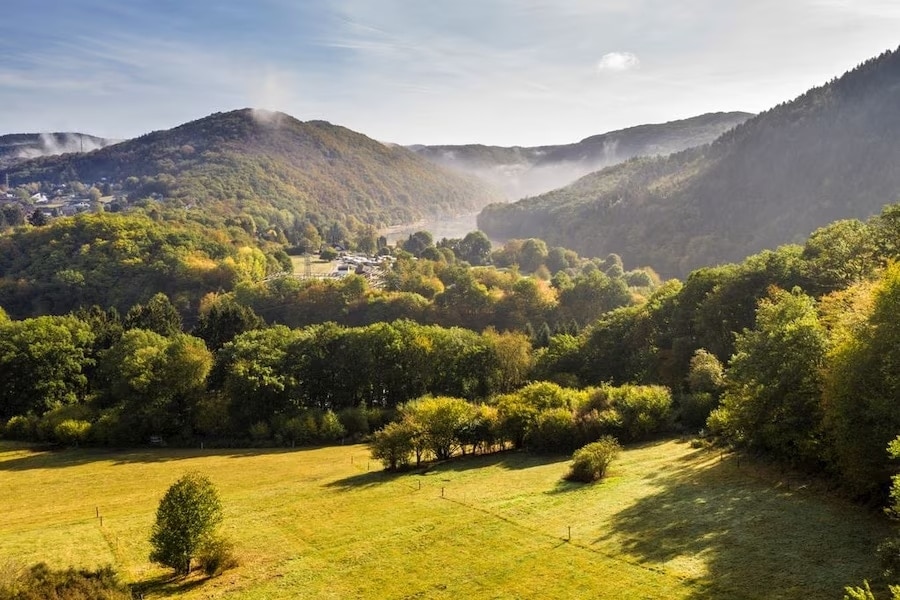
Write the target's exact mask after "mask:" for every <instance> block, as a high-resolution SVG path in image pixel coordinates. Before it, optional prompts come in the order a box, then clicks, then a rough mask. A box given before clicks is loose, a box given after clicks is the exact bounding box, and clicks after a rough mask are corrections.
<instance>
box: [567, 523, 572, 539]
mask: <svg viewBox="0 0 900 600" xmlns="http://www.w3.org/2000/svg"><path fill="white" fill-rule="evenodd" d="M566 541H568V542H571V541H572V526H571V525H569V538H568V539H567V540H566Z"/></svg>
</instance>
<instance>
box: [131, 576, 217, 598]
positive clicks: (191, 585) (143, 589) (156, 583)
mask: <svg viewBox="0 0 900 600" xmlns="http://www.w3.org/2000/svg"><path fill="white" fill-rule="evenodd" d="M207 581H209V578H207V577H196V576H192V577H189V578H182V577H175V576H172V575H159V576H158V577H153V578H150V579H145V580H144V581H139V582H138V583H135V584H132V586H131V595H132V597H134V598H143V597H144V595H145V594H148V595H149V594H153V596H154V597H163V598H177V597H178V596H181V595H183V594H185V593H187V592H189V591H191V590H193V589H196V588H198V587H200V586H202V585H203V584H204V583H206V582H207Z"/></svg>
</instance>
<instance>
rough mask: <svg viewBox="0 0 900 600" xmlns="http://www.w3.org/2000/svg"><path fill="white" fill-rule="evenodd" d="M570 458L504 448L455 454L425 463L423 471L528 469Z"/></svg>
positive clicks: (456, 471)
mask: <svg viewBox="0 0 900 600" xmlns="http://www.w3.org/2000/svg"><path fill="white" fill-rule="evenodd" d="M567 460H570V456H568V455H559V454H533V453H531V452H522V451H518V450H504V451H502V452H494V453H492V454H477V455H473V454H470V455H468V456H455V457H453V458H451V459H450V460H445V461H442V462H438V463H431V464H429V465H425V469H424V471H423V472H425V473H440V472H453V473H461V472H464V471H471V470H473V469H483V468H485V467H500V468H502V469H508V470H519V469H530V468H532V467H540V466H543V465H549V464H553V463H558V462H565V461H567Z"/></svg>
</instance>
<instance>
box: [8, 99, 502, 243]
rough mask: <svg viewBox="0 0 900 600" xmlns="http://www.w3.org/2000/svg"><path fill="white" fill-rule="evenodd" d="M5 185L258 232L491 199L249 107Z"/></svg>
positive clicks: (380, 148) (348, 134)
mask: <svg viewBox="0 0 900 600" xmlns="http://www.w3.org/2000/svg"><path fill="white" fill-rule="evenodd" d="M6 174H8V175H9V180H10V185H11V186H18V185H22V184H26V183H33V182H49V183H52V184H59V183H67V182H69V181H82V182H88V183H90V182H99V181H103V180H105V181H106V182H108V183H111V184H113V185H121V187H122V189H123V190H124V191H125V192H126V193H127V194H128V197H129V198H131V199H140V198H144V197H148V196H151V195H153V196H154V197H158V198H163V199H166V200H168V201H169V203H170V204H174V205H178V206H183V207H188V208H191V209H194V210H196V211H201V212H202V213H203V214H204V215H206V216H207V218H212V219H219V220H223V219H225V218H227V217H230V216H236V215H239V214H247V215H250V216H251V217H253V219H254V220H255V221H256V226H257V227H258V228H259V229H267V228H269V227H274V228H277V229H278V230H280V231H282V232H283V231H287V230H290V229H296V228H301V227H302V225H303V224H304V223H307V222H309V223H312V224H313V225H318V224H320V223H326V222H328V221H331V220H334V219H341V220H343V218H344V217H345V216H346V215H353V216H354V217H355V218H356V219H358V220H359V221H362V222H365V223H369V224H373V225H376V226H379V225H388V224H398V223H407V222H413V221H416V220H418V219H420V218H423V217H425V216H435V215H442V214H448V215H449V214H458V213H463V212H467V211H468V212H471V211H473V210H476V209H478V208H480V207H481V206H484V205H485V204H487V203H489V202H491V201H496V200H497V199H499V195H498V193H496V192H494V191H492V190H491V189H490V188H488V187H487V186H486V185H484V184H482V183H481V182H479V181H478V180H476V179H474V178H467V177H465V176H462V175H459V174H455V173H451V172H449V171H445V170H443V169H441V168H439V167H437V166H435V165H433V164H432V163H430V162H428V161H426V160H425V159H423V158H421V157H419V156H416V155H415V154H414V153H413V152H410V151H409V150H407V149H405V148H402V147H399V146H391V145H387V144H382V143H380V142H378V141H375V140H373V139H371V138H368V137H366V136H364V135H361V134H359V133H355V132H353V131H350V130H349V129H345V128H343V127H339V126H336V125H331V124H330V123H326V122H324V121H309V122H305V123H304V122H301V121H298V120H296V119H294V118H293V117H290V116H288V115H285V114H282V113H267V112H262V111H255V110H250V109H244V110H237V111H232V112H228V113H216V114H213V115H210V116H208V117H205V118H203V119H200V120H197V121H193V122H191V123H187V124H184V125H181V126H179V127H176V128H174V129H170V130H167V131H157V132H154V133H150V134H147V135H144V136H141V137H139V138H136V139H133V140H128V141H127V142H122V143H120V144H116V145H115V146H112V147H108V148H104V149H102V150H98V151H96V152H92V153H89V154H85V155H82V154H69V155H64V156H58V157H45V158H38V159H34V160H31V161H27V162H25V163H22V164H20V165H17V166H14V167H11V168H9V169H6V170H5V171H3V170H0V178H2V177H3V176H4V175H6Z"/></svg>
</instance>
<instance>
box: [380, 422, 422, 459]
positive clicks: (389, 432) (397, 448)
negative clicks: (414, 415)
mask: <svg viewBox="0 0 900 600" xmlns="http://www.w3.org/2000/svg"><path fill="white" fill-rule="evenodd" d="M416 434H417V432H416V428H415V427H414V426H413V424H412V423H410V422H409V421H400V422H397V423H388V424H387V425H386V426H385V427H384V429H381V430H379V431H376V432H375V435H374V436H372V443H371V449H372V458H374V459H375V460H379V461H381V463H382V464H383V465H384V468H385V469H387V470H388V471H396V470H397V469H402V468H404V467H407V466H409V462H410V459H411V457H412V454H413V451H414V450H415V436H416Z"/></svg>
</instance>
